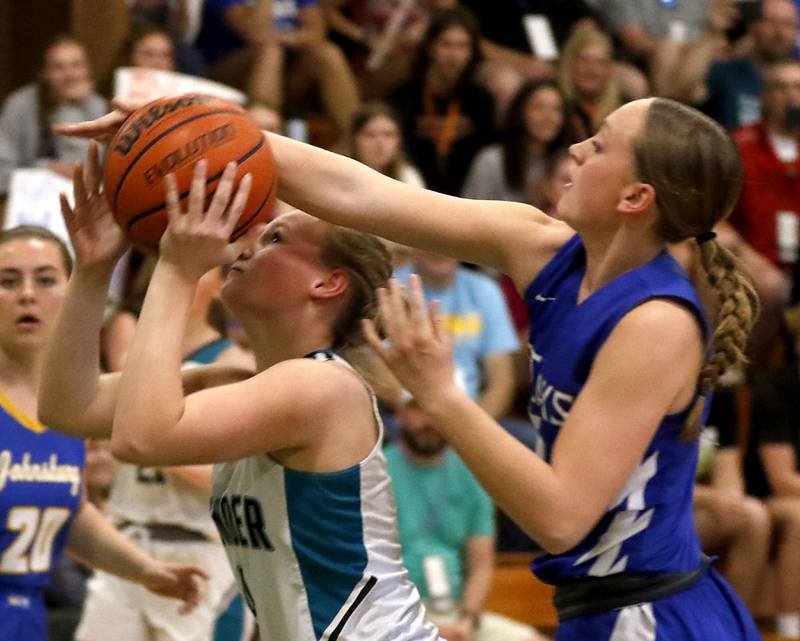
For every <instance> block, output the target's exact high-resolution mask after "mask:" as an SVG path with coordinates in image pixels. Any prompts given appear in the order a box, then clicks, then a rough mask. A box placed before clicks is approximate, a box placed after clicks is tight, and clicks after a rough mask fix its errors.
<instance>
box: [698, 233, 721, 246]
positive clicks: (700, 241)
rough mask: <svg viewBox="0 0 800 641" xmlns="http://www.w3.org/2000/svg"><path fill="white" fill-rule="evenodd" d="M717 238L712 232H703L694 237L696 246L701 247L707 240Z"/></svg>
mask: <svg viewBox="0 0 800 641" xmlns="http://www.w3.org/2000/svg"><path fill="white" fill-rule="evenodd" d="M716 237H717V234H716V233H715V232H713V231H704V232H703V233H702V234H698V235H697V236H695V237H694V239H695V240H696V241H697V244H698V245H702V244H703V243H707V242H708V241H709V240H714V239H715V238H716Z"/></svg>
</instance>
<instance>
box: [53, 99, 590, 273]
mask: <svg viewBox="0 0 800 641" xmlns="http://www.w3.org/2000/svg"><path fill="white" fill-rule="evenodd" d="M113 104H114V107H115V110H114V111H113V112H111V113H110V114H107V115H105V116H103V117H102V118H98V119H97V120H93V121H89V122H83V123H77V124H72V125H60V126H58V127H56V128H55V130H56V131H57V132H58V133H60V134H63V135H70V136H80V137H88V138H94V139H95V140H98V141H101V142H108V141H109V140H110V139H111V137H112V136H113V135H114V133H115V132H116V131H117V129H119V127H120V126H121V125H122V123H123V122H124V120H125V118H126V117H127V116H128V115H129V114H130V113H131V111H132V110H133V109H135V108H136V107H139V106H141V105H139V104H136V105H134V104H130V103H128V104H124V103H121V102H120V101H118V100H115V101H114V102H113ZM265 135H266V136H267V137H268V139H269V141H270V143H271V146H272V148H273V150H274V152H275V160H276V163H277V167H278V176H279V181H278V197H279V198H280V199H281V200H284V201H286V202H288V203H289V204H291V205H293V206H295V207H298V208H299V209H302V210H304V211H306V212H308V213H309V214H312V215H313V216H317V217H318V218H321V219H323V220H327V221H328V222H331V223H334V224H337V225H343V226H345V227H351V228H353V229H359V230H361V231H366V232H370V233H373V234H376V235H378V236H382V237H384V238H388V239H389V240H394V241H396V242H399V243H402V244H404V245H410V246H412V247H419V248H421V249H427V250H429V251H434V252H438V253H441V254H447V255H449V256H453V257H455V258H458V259H459V260H462V261H466V262H470V263H475V264H479V265H485V266H488V267H494V268H496V269H498V270H499V271H501V272H502V273H504V274H508V275H509V276H511V278H512V279H513V280H514V282H515V283H516V284H517V287H518V288H519V289H523V288H525V287H526V286H527V285H528V284H529V283H530V281H531V280H532V279H533V278H534V276H536V274H538V272H539V271H540V270H541V269H542V267H544V265H546V264H547V262H548V261H549V260H550V258H552V257H553V255H554V254H555V253H556V252H557V251H558V249H559V248H560V247H561V246H562V245H563V244H564V243H565V242H566V241H567V240H568V239H569V238H570V236H572V235H573V233H574V232H573V230H572V229H570V227H569V226H568V225H566V224H565V223H562V222H560V221H557V220H555V219H553V218H551V217H549V216H547V215H546V214H545V213H543V212H541V211H539V210H538V209H536V208H535V207H531V206H529V205H523V204H520V203H509V202H501V201H480V200H465V199H462V198H455V197H453V196H446V195H444V194H438V193H436V192H432V191H426V190H424V189H419V188H415V187H411V186H409V185H405V184H403V183H400V182H398V181H396V180H392V179H391V178H388V177H387V176H384V175H382V174H380V173H378V172H376V171H374V170H372V169H370V168H368V167H366V166H365V165H362V164H361V163H358V162H356V161H355V160H352V159H350V158H345V157H344V156H339V155H337V154H334V153H332V152H329V151H325V150H323V149H319V148H317V147H313V146H312V145H307V144H304V143H301V142H297V141H294V140H291V139H289V138H286V137H284V136H280V135H278V134H273V133H270V132H265Z"/></svg>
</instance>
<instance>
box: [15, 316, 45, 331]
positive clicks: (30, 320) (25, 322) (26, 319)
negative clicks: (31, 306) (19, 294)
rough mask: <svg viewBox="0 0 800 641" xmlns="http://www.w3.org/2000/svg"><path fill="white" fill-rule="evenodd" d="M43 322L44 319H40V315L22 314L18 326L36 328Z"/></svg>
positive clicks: (17, 322)
mask: <svg viewBox="0 0 800 641" xmlns="http://www.w3.org/2000/svg"><path fill="white" fill-rule="evenodd" d="M41 324H42V321H41V320H40V319H39V317H38V316H34V315H33V314H23V315H22V316H19V317H17V321H16V325H17V327H24V328H34V327H39V325H41Z"/></svg>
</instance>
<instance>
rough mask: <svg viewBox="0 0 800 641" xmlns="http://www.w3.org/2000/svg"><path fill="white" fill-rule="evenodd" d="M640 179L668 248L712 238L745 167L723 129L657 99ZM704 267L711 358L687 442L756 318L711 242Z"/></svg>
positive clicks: (637, 150) (728, 258)
mask: <svg viewBox="0 0 800 641" xmlns="http://www.w3.org/2000/svg"><path fill="white" fill-rule="evenodd" d="M633 151H634V158H635V167H636V173H637V176H638V177H639V179H640V180H642V181H644V182H647V183H649V184H651V185H652V186H653V187H654V189H655V192H656V205H657V206H658V211H659V218H658V222H657V223H656V232H657V234H658V235H659V237H660V238H661V239H662V240H663V241H665V242H667V243H677V242H680V241H682V240H685V239H687V238H692V237H697V236H700V235H702V234H706V233H707V232H709V231H710V230H711V229H712V228H713V227H714V225H716V224H717V223H718V222H719V221H721V220H722V219H724V218H725V217H726V216H728V215H729V214H730V212H731V211H732V210H733V207H734V206H735V204H736V201H737V200H738V197H739V192H740V191H741V187H742V180H743V178H742V176H743V171H742V162H741V158H740V157H739V153H738V150H737V148H736V145H735V143H734V142H733V140H731V138H730V137H729V136H728V135H727V133H726V132H725V130H724V129H723V128H722V127H721V126H720V125H718V124H717V123H716V122H714V121H713V120H712V119H710V118H708V117H707V116H705V115H703V114H701V113H700V112H698V111H696V110H695V109H692V108H690V107H687V106H685V105H682V104H680V103H678V102H675V101H673V100H669V99H666V98H656V99H654V100H653V102H652V104H651V105H650V108H649V110H648V113H647V117H646V120H645V125H644V127H643V129H642V131H641V133H640V134H639V135H638V136H637V138H636V140H635V141H634V145H633ZM700 261H701V264H702V266H703V270H704V271H705V273H706V276H707V278H708V283H709V284H710V286H711V290H712V292H713V293H714V294H715V298H716V300H714V301H712V309H711V310H710V311H711V315H712V317H713V319H714V328H713V336H712V339H711V345H710V350H709V354H708V356H707V357H706V360H705V362H704V364H703V367H702V368H701V371H700V376H699V379H698V392H699V396H698V398H697V400H696V402H695V404H694V406H693V407H692V409H691V411H690V412H689V416H688V418H687V421H686V426H685V428H684V436H686V437H687V438H692V437H695V436H697V434H698V433H699V430H700V419H701V416H702V412H703V407H704V405H705V402H706V399H707V398H708V396H709V394H710V393H711V391H712V390H713V388H714V386H715V385H716V382H717V380H718V379H719V377H720V376H721V375H722V374H723V373H725V372H726V371H727V370H728V369H731V368H736V367H741V366H742V365H744V364H745V363H746V362H747V358H746V356H745V349H746V345H747V340H748V337H749V335H750V332H751V330H752V328H753V325H754V324H755V321H756V319H757V318H758V313H759V302H758V296H757V294H756V292H755V290H754V288H753V285H752V282H751V280H750V278H749V277H748V276H747V275H746V274H745V273H744V272H743V271H741V270H740V269H739V267H738V265H737V261H736V258H735V257H734V255H733V254H732V253H731V252H730V251H729V250H728V249H726V248H725V247H723V246H722V245H720V244H719V243H718V242H717V241H716V240H714V239H713V238H711V239H709V240H708V242H703V243H702V244H701V245H700Z"/></svg>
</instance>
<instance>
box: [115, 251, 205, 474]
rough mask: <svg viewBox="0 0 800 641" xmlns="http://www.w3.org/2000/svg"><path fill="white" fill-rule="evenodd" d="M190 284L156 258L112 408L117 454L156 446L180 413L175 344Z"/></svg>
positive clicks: (181, 403) (178, 358)
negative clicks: (115, 406) (113, 411)
mask: <svg viewBox="0 0 800 641" xmlns="http://www.w3.org/2000/svg"><path fill="white" fill-rule="evenodd" d="M196 285H197V281H196V279H193V278H190V277H186V276H184V275H183V274H182V273H181V272H180V271H179V270H177V269H175V268H174V266H173V265H172V264H170V263H167V262H165V261H164V260H163V259H162V260H159V261H158V263H157V264H156V268H155V270H154V272H153V276H152V279H151V281H150V286H149V287H148V290H147V295H146V296H145V300H144V305H143V307H142V312H141V314H140V315H139V323H138V325H137V328H136V336H135V338H134V341H133V344H132V345H131V347H130V350H129V351H128V356H127V359H126V361H125V367H124V369H123V371H122V377H121V379H120V387H119V396H118V399H117V408H116V412H115V414H114V429H113V433H112V439H111V446H112V449H113V450H114V453H115V454H116V455H117V456H120V457H121V458H122V459H123V460H134V461H136V460H137V459H136V458H133V459H131V457H132V456H133V457H135V456H136V454H137V453H140V452H142V451H145V450H146V451H158V448H159V442H160V438H161V437H162V436H163V435H164V434H165V433H167V432H168V431H169V430H170V428H172V427H174V426H175V424H176V423H177V422H178V421H179V420H180V418H181V415H182V414H183V407H184V399H183V384H182V381H181V359H182V354H181V344H182V341H183V333H184V331H185V327H186V323H187V321H188V317H189V308H190V305H191V302H192V298H193V296H194V291H195V288H196ZM139 462H142V461H139Z"/></svg>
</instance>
